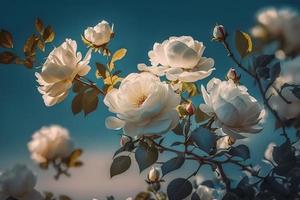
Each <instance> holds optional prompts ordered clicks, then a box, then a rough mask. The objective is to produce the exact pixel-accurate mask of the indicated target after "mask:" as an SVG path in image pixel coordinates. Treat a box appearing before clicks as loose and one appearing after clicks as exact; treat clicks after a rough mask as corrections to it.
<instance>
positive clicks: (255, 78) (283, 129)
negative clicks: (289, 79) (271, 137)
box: [222, 40, 289, 141]
mask: <svg viewBox="0 0 300 200" xmlns="http://www.w3.org/2000/svg"><path fill="white" fill-rule="evenodd" d="M222 43H223V45H224V48H225V49H226V51H227V53H228V55H227V56H228V57H230V58H231V59H232V61H233V62H234V63H235V64H236V65H237V66H238V67H239V68H240V69H242V70H243V71H244V72H246V73H247V74H248V75H249V76H251V77H252V78H253V79H254V80H255V81H256V83H257V85H258V89H259V92H260V94H261V97H262V99H263V101H264V104H265V105H266V107H267V108H268V109H269V110H270V111H271V113H272V114H273V115H274V117H275V118H276V120H277V121H278V122H279V124H280V126H281V128H282V132H283V133H282V136H284V137H285V139H286V140H287V141H289V137H288V135H287V133H286V130H285V124H284V123H283V122H282V120H281V119H280V117H279V115H278V113H277V112H276V111H275V110H273V109H272V107H271V106H270V104H269V102H268V99H267V98H266V96H265V94H266V90H264V88H263V86H262V82H261V80H260V78H259V77H258V76H257V75H256V74H253V73H251V72H250V71H249V70H248V69H247V68H246V67H244V66H243V65H242V64H241V62H239V61H238V60H237V58H236V57H235V56H234V54H233V53H232V51H231V49H230V47H229V44H228V43H227V41H226V40H224V41H223V42H222Z"/></svg>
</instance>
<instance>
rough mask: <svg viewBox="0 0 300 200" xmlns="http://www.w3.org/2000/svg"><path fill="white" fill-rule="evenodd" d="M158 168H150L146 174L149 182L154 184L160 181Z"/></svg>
mask: <svg viewBox="0 0 300 200" xmlns="http://www.w3.org/2000/svg"><path fill="white" fill-rule="evenodd" d="M160 171H161V170H160V168H157V167H151V169H150V171H149V173H148V180H149V181H150V182H156V181H158V180H159V179H160Z"/></svg>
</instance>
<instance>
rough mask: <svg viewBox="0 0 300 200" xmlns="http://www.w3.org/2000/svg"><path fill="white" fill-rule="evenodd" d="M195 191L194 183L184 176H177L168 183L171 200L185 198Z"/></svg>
mask: <svg viewBox="0 0 300 200" xmlns="http://www.w3.org/2000/svg"><path fill="white" fill-rule="evenodd" d="M192 191H193V186H192V183H191V182H190V181H189V180H186V179H184V178H177V179H174V180H173V181H171V183H170V184H169V185H168V188H167V193H168V197H169V200H183V199H185V198H186V197H187V196H189V195H190V194H191V193H192Z"/></svg>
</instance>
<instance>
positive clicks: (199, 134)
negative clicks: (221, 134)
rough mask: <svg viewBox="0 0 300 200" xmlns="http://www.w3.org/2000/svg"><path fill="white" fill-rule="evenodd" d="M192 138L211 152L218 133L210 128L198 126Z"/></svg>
mask: <svg viewBox="0 0 300 200" xmlns="http://www.w3.org/2000/svg"><path fill="white" fill-rule="evenodd" d="M191 139H192V141H194V142H195V143H196V145H197V146H198V147H199V148H200V149H202V150H203V151H205V152H206V153H208V154H209V153H210V151H211V150H212V148H213V147H214V146H215V143H216V135H215V134H214V133H213V132H210V131H209V130H208V129H206V128H203V127H201V126H200V127H198V128H197V129H195V130H194V131H193V132H192V134H191Z"/></svg>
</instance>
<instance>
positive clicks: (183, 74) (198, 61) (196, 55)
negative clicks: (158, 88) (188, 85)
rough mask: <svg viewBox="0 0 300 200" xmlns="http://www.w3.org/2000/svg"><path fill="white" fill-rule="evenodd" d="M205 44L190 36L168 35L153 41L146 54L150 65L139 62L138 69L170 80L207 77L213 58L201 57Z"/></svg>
mask: <svg viewBox="0 0 300 200" xmlns="http://www.w3.org/2000/svg"><path fill="white" fill-rule="evenodd" d="M204 50H205V46H204V45H203V43H202V42H199V41H197V40H194V39H193V38H192V37H190V36H181V37H170V38H169V39H168V40H165V41H164V42H163V43H155V44H154V46H153V50H151V51H149V53H148V55H149V58H150V61H151V65H152V66H150V67H147V66H146V65H145V64H139V65H138V69H139V70H140V71H149V72H151V73H153V74H155V75H157V76H164V75H166V78H167V79H168V80H170V81H176V80H179V81H183V82H196V81H198V80H201V79H204V78H206V77H208V76H209V75H210V74H211V73H212V71H213V70H214V68H213V66H214V60H213V59H212V58H206V57H203V52H204Z"/></svg>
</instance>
